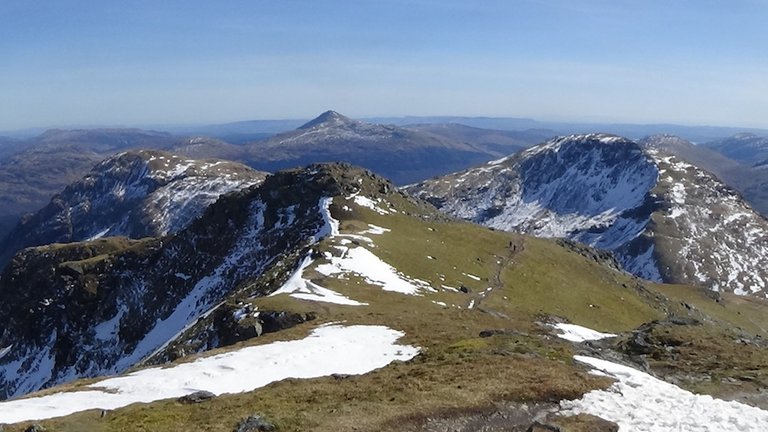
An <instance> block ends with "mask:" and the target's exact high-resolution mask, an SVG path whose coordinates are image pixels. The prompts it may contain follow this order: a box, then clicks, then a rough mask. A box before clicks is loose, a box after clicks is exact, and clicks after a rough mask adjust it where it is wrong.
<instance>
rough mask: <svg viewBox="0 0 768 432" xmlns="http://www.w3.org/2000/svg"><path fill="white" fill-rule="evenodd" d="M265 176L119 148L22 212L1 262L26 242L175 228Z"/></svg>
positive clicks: (228, 166) (2, 245)
mask: <svg viewBox="0 0 768 432" xmlns="http://www.w3.org/2000/svg"><path fill="white" fill-rule="evenodd" d="M264 176H265V174H264V173H260V172H258V171H254V170H252V169H250V168H248V167H246V166H243V165H240V164H237V163H234V162H226V161H221V160H193V159H186V158H182V157H179V156H177V155H173V154H170V153H165V152H160V151H150V150H142V151H136V152H125V153H119V154H117V155H116V156H113V157H110V158H107V159H106V160H104V161H102V162H100V163H99V164H98V165H96V166H95V167H94V168H93V169H92V170H91V172H90V173H89V174H88V175H86V176H85V177H83V178H82V179H80V180H78V181H76V182H73V183H72V184H70V185H69V186H67V187H66V188H64V190H63V191H61V192H60V193H58V194H56V195H54V196H53V198H52V199H51V201H50V203H49V204H48V205H47V206H45V207H44V208H42V209H41V210H39V211H37V212H36V213H34V214H30V215H28V216H26V217H24V218H23V219H22V220H21V221H20V222H19V224H18V225H17V226H16V227H15V228H14V230H13V231H11V232H10V233H9V234H8V236H7V237H5V239H3V241H2V242H0V251H2V252H0V266H4V265H5V264H6V263H7V261H8V259H10V257H12V256H13V254H14V253H15V252H16V251H18V250H20V249H22V248H24V247H29V246H39V245H46V244H51V243H70V242H77V241H83V240H95V239H97V238H100V237H104V236H110V237H114V236H126V237H130V238H135V239H138V238H142V237H157V236H163V235H166V234H168V233H170V232H176V231H179V230H180V229H182V228H184V227H185V226H187V225H188V224H189V223H190V222H191V221H192V220H194V219H195V218H196V217H198V216H200V214H202V212H203V211H204V210H205V208H206V207H207V206H208V205H210V204H212V203H213V202H214V201H215V200H216V199H217V198H218V197H219V195H221V194H225V193H228V192H231V191H233V190H238V189H242V188H245V187H248V186H251V185H254V184H257V183H259V182H261V181H262V180H263V179H264Z"/></svg>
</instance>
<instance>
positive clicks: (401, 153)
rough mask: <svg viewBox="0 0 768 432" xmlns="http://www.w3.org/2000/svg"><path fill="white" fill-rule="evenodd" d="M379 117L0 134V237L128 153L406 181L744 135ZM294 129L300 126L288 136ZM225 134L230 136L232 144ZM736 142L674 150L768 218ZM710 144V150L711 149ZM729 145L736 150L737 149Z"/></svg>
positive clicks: (760, 183)
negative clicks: (530, 151)
mask: <svg viewBox="0 0 768 432" xmlns="http://www.w3.org/2000/svg"><path fill="white" fill-rule="evenodd" d="M379 120H380V121H382V122H384V123H389V124H372V123H366V122H362V121H358V120H352V119H349V118H347V117H345V116H343V115H341V114H338V113H335V112H332V111H329V112H327V113H324V114H322V115H321V116H319V117H318V118H317V119H314V120H312V121H309V122H305V124H304V125H303V126H302V123H301V122H300V121H298V120H277V121H254V122H238V123H233V124H225V125H214V126H211V127H210V128H198V129H195V130H192V129H189V128H187V129H184V128H180V129H174V130H173V132H174V133H176V135H172V134H170V133H167V132H155V131H145V130H138V129H93V130H89V129H78V130H60V129H55V130H49V131H46V132H44V133H43V134H41V135H39V136H35V137H33V138H8V137H2V138H0V237H2V236H3V235H4V234H5V233H7V232H8V231H9V230H10V229H11V227H12V226H13V225H15V223H16V222H17V221H18V220H19V218H20V217H21V216H22V215H23V214H25V213H28V212H32V211H36V210H38V209H40V208H42V207H43V206H44V205H46V204H47V203H48V201H49V200H50V198H51V197H52V196H53V194H55V193H57V192H59V191H61V190H62V189H63V188H64V187H65V186H66V185H68V184H70V183H72V182H73V181H76V180H77V179H79V178H81V177H82V176H83V175H85V174H86V173H87V172H88V171H89V170H90V169H91V168H92V167H93V166H94V165H95V164H96V163H98V162H99V161H101V160H103V159H104V158H106V157H109V156H111V155H113V154H115V153H117V152H120V151H126V150H136V149H142V148H146V149H159V150H168V151H171V152H173V153H176V154H181V155H185V156H188V157H190V158H193V159H200V158H202V159H205V158H218V159H227V160H234V161H239V162H242V163H245V164H247V165H249V166H252V167H254V168H256V169H259V170H263V171H274V170H277V169H282V168H288V167H293V166H301V165H305V164H308V163H313V162H323V161H346V162H350V163H353V164H357V165H360V166H364V167H366V168H369V169H372V170H374V171H375V172H377V173H380V174H382V175H384V176H386V177H388V178H391V179H393V180H394V181H395V182H396V183H398V184H406V183H413V182H417V181H421V180H424V179H426V178H429V177H432V176H436V175H442V174H447V173H450V172H452V171H457V170H462V169H466V168H469V167H471V166H473V165H476V164H480V163H484V162H486V161H488V160H491V159H495V158H499V157H501V156H505V155H508V154H512V153H515V152H517V151H519V150H521V149H524V148H526V147H529V146H531V145H534V144H538V143H540V142H543V141H545V140H546V139H548V138H550V137H552V136H555V135H558V134H562V133H563V131H582V130H590V131H594V130H604V131H614V132H619V133H622V132H627V135H629V136H630V137H633V138H641V137H644V136H646V135H647V134H648V133H650V132H656V131H666V132H670V131H672V132H675V131H677V132H678V133H680V134H682V135H684V136H686V137H688V138H689V139H693V140H696V141H702V140H709V139H712V138H713V137H718V138H720V137H722V136H727V135H728V134H732V133H735V132H736V131H737V129H734V128H710V127H704V128H694V127H682V126H674V125H648V126H642V125H640V126H638V125H578V124H566V123H546V122H537V121H535V120H531V119H503V118H502V119H499V118H483V117H401V118H382V119H379ZM459 122H461V123H462V124H459ZM464 123H466V124H464ZM398 125H400V126H398ZM297 126H298V129H295V130H293V131H285V129H287V128H292V127H297ZM478 126H482V127H483V128H481V127H478ZM488 128H493V129H488ZM590 128H591V129H590ZM504 129H515V130H504ZM185 131H186V132H193V131H194V132H207V133H208V134H209V135H211V136H205V135H178V134H181V133H184V132H185ZM738 131H740V132H743V131H742V130H738ZM756 132H758V133H762V132H766V131H762V132H761V131H756ZM235 135H236V137H235ZM216 136H219V137H220V138H216ZM221 137H228V139H229V141H228V140H227V139H221ZM736 137H737V138H738V139H737V140H736V141H729V140H725V139H720V140H719V141H714V142H712V144H711V145H710V144H706V145H705V146H694V145H693V144H690V143H689V144H690V145H685V146H681V145H677V146H676V147H675V150H674V151H672V153H674V154H676V155H677V156H679V157H681V158H682V159H684V160H689V161H690V162H691V163H693V164H695V165H698V166H701V167H702V168H704V169H706V170H708V171H710V172H713V173H714V174H715V175H717V176H718V177H719V178H720V179H722V180H723V181H724V182H726V183H727V184H729V185H730V186H732V187H734V188H735V189H737V190H739V191H740V192H741V193H742V194H743V195H744V196H745V198H746V199H747V200H748V201H749V202H750V203H751V204H752V205H753V206H754V207H755V208H756V209H758V210H759V211H761V212H763V213H764V214H768V192H767V191H768V170H766V169H763V170H757V169H758V168H760V167H765V166H768V165H766V162H765V159H760V158H761V157H763V156H765V153H764V152H763V153H760V152H756V151H752V152H751V153H750V151H749V149H750V148H753V147H754V148H755V149H756V148H759V143H760V142H761V141H760V140H761V138H760V137H759V136H758V135H750V134H741V135H737V136H736ZM763 140H765V139H764V138H763ZM729 143H732V144H733V145H731V144H729ZM750 143H752V144H750ZM755 143H757V144H755ZM739 145H741V146H742V147H744V146H746V147H744V148H745V149H746V150H739V151H737V152H736V153H738V155H739V156H734V157H736V158H737V159H739V160H733V159H725V158H723V157H719V156H717V154H716V153H715V151H720V152H721V153H722V152H725V153H724V154H725V156H726V157H728V155H729V154H730V155H734V154H736V153H734V151H735V150H733V149H735V148H736V146H739ZM756 145H757V146H758V147H755V146H756ZM749 146H752V147H749ZM705 147H706V148H707V149H711V151H705ZM725 149H731V150H729V151H730V153H728V151H726V150H725Z"/></svg>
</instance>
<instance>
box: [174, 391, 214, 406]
mask: <svg viewBox="0 0 768 432" xmlns="http://www.w3.org/2000/svg"><path fill="white" fill-rule="evenodd" d="M215 397H216V395H215V394H213V393H211V392H209V391H206V390H200V391H196V392H194V393H190V394H188V395H185V396H182V397H180V398H178V399H176V400H177V401H178V402H179V403H183V404H196V403H200V402H205V401H207V400H211V399H213V398H215Z"/></svg>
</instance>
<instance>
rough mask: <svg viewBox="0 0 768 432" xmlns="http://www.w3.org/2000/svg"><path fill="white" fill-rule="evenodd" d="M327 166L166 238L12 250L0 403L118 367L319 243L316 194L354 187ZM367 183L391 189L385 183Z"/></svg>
mask: <svg viewBox="0 0 768 432" xmlns="http://www.w3.org/2000/svg"><path fill="white" fill-rule="evenodd" d="M118 159H119V158H118ZM157 159H159V156H158V157H157ZM114 162H117V161H114ZM333 169H334V168H333V167H330V168H325V169H323V170H320V169H310V170H301V171H295V172H286V173H282V174H277V175H273V176H270V177H268V178H267V180H266V181H265V182H264V184H263V186H262V187H252V188H250V189H246V190H242V191H239V192H235V193H232V194H229V195H225V196H223V197H222V198H221V199H219V200H218V201H217V202H216V203H215V204H214V205H212V206H210V207H209V208H207V209H206V210H205V213H204V214H203V216H202V217H201V218H199V219H197V220H195V221H194V222H193V223H192V224H191V225H190V226H189V227H188V228H186V229H183V230H182V231H180V232H179V233H178V234H176V235H172V236H170V237H166V238H146V239H142V240H127V239H121V238H105V239H99V240H94V241H90V242H84V243H73V244H69V245H60V244H54V245H50V246H42V247H39V248H30V249H25V250H23V251H21V252H20V253H19V254H18V255H16V257H14V259H13V260H12V261H11V263H10V264H9V265H8V266H7V267H6V269H5V271H4V272H3V274H2V276H1V277H0V297H2V298H3V300H4V301H3V303H2V305H0V317H1V318H0V320H2V322H4V323H6V325H5V326H4V328H3V331H2V335H0V346H2V347H12V349H11V350H10V351H9V352H6V353H4V356H3V357H2V358H0V383H2V385H1V386H0V396H3V397H9V396H12V395H18V394H23V393H26V392H29V391H33V390H36V389H39V388H41V387H44V386H49V385H52V384H56V383H61V382H65V381H68V380H71V379H73V378H75V377H84V376H95V375H99V374H105V373H115V372H120V371H122V370H125V369H126V368H128V367H130V366H133V365H134V364H135V363H136V362H138V361H139V360H141V359H143V358H144V357H146V356H147V355H149V354H151V353H152V352H154V351H155V350H157V349H158V348H160V347H161V346H162V345H163V344H164V343H165V342H167V341H169V340H170V338H171V337H172V336H173V335H175V334H176V333H178V332H179V331H181V330H182V329H183V328H184V327H185V326H186V325H188V324H190V323H193V322H194V320H195V319H197V318H198V317H199V316H200V315H201V314H203V313H204V312H206V311H208V310H209V309H211V308H212V307H213V306H214V305H216V304H218V303H219V302H221V301H222V300H223V299H224V298H225V297H227V296H228V295H232V294H233V292H234V291H235V289H236V288H238V287H239V285H240V284H241V283H242V282H244V281H246V280H248V279H254V278H257V277H260V276H262V273H263V272H264V271H265V270H266V269H267V268H268V267H270V266H274V265H277V263H278V262H279V261H280V260H282V259H284V258H286V257H290V256H291V255H292V254H295V253H297V251H299V250H301V249H302V248H303V247H305V246H306V245H307V244H311V243H313V242H314V241H316V240H317V239H318V238H320V237H323V236H325V235H327V233H326V231H327V230H328V229H330V228H329V227H328V222H327V221H326V220H325V219H324V214H325V213H324V211H327V210H325V208H326V207H325V206H327V204H324V203H326V201H325V200H327V198H325V197H326V196H333V195H339V194H343V193H347V194H349V193H353V192H355V191H360V190H361V188H362V187H363V186H361V185H359V184H358V183H357V182H356V179H357V178H359V177H360V176H359V174H357V175H355V177H350V178H348V179H347V178H346V177H345V176H344V174H343V173H342V174H341V175H339V176H334V175H331V173H332V171H333ZM358 173H359V171H358ZM365 187H366V188H373V187H376V188H383V189H386V190H389V191H390V193H395V192H393V190H394V188H393V187H391V186H390V185H388V184H387V183H386V182H384V181H383V180H376V181H374V182H369V183H368V184H367V185H366V186H365ZM293 259H295V257H293ZM280 265H285V264H280ZM29 286H35V287H38V288H37V289H36V290H34V291H32V292H30V291H29V290H28V287H29ZM239 288H241V289H245V290H246V291H248V292H250V293H252V294H257V293H259V292H260V290H261V289H263V287H258V286H256V287H253V286H246V287H239ZM209 342H210V344H211V345H213V344H214V342H212V341H209Z"/></svg>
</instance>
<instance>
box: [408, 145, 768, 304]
mask: <svg viewBox="0 0 768 432" xmlns="http://www.w3.org/2000/svg"><path fill="white" fill-rule="evenodd" d="M408 190H409V191H411V192H413V193H415V194H417V195H418V196H420V197H422V198H425V199H427V200H429V201H431V202H433V203H434V204H436V205H437V206H438V207H440V208H441V209H442V210H443V211H445V212H447V213H449V214H452V215H455V216H458V217H461V218H464V219H468V220H472V221H475V222H479V223H482V224H484V225H487V226H490V227H493V228H497V229H504V230H510V231H518V232H522V233H527V234H533V235H536V236H542V237H568V238H571V239H574V240H578V241H580V242H583V243H586V244H589V245H592V246H595V247H597V248H601V249H608V250H611V251H613V252H614V253H615V254H616V256H617V258H618V259H619V261H620V262H621V263H622V265H623V266H624V267H625V268H626V269H627V270H628V271H630V272H632V273H634V274H636V275H639V276H641V277H644V278H646V279H651V280H655V281H665V282H676V283H691V284H697V285H703V286H706V287H708V288H711V289H713V290H722V291H732V292H735V293H737V294H755V295H759V296H765V295H766V294H768V291H764V290H765V288H766V285H765V284H766V282H768V270H767V269H768V243H766V240H767V239H768V222H766V220H765V219H764V218H763V217H762V216H760V215H758V214H757V213H756V212H754V211H753V210H752V209H751V208H750V207H749V206H748V205H747V204H745V203H744V201H743V200H742V199H741V197H740V196H739V195H738V194H737V193H736V192H734V191H733V190H731V189H730V188H728V187H727V186H725V185H724V184H722V183H721V182H720V181H718V180H717V178H715V177H714V176H713V175H711V174H709V173H708V172H706V171H703V170H701V169H698V168H696V167H694V166H692V165H690V164H688V163H685V162H682V161H681V160H679V159H678V158H677V157H675V156H672V155H670V154H666V153H665V152H664V151H663V150H659V149H658V148H651V147H648V146H645V147H644V146H641V145H638V144H637V143H635V142H633V141H630V140H627V139H624V138H621V137H618V136H613V135H604V134H590V135H573V136H566V137H560V138H555V139H553V140H550V141H548V142H546V143H544V144H541V145H538V146H536V147H533V148H531V149H529V150H526V151H524V152H522V153H519V154H517V155H514V156H510V157H507V158H504V159H500V160H497V161H494V162H491V163H489V164H487V165H485V166H481V167H478V168H475V169H471V170H468V171H464V172H460V173H456V174H452V175H448V176H445V177H441V178H436V179H433V180H428V181H425V182H423V183H420V184H417V185H413V186H410V187H409V188H408Z"/></svg>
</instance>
